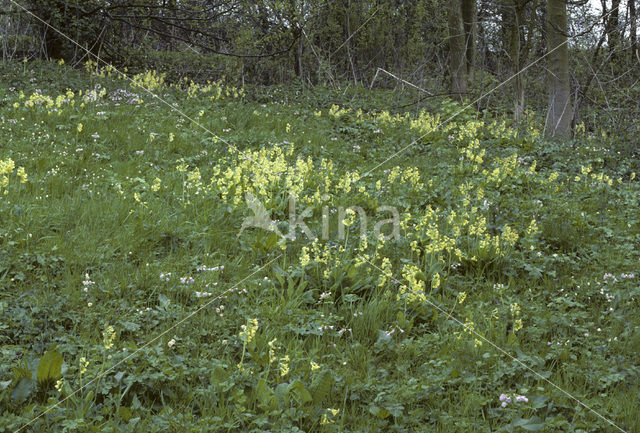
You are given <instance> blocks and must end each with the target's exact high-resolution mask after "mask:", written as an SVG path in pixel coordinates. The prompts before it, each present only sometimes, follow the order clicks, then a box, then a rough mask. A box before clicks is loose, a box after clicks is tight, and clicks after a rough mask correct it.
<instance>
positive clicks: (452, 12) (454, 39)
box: [447, 0, 467, 100]
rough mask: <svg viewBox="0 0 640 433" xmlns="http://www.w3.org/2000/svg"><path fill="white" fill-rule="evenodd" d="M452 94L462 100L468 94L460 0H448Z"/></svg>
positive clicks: (465, 51)
mask: <svg viewBox="0 0 640 433" xmlns="http://www.w3.org/2000/svg"><path fill="white" fill-rule="evenodd" d="M448 1H449V3H448V11H447V13H448V21H449V68H450V70H451V93H452V94H453V97H454V98H457V99H460V100H462V98H463V96H464V94H465V93H466V92H467V50H466V40H465V32H464V26H463V22H462V8H461V6H460V0H448Z"/></svg>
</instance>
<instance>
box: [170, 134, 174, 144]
mask: <svg viewBox="0 0 640 433" xmlns="http://www.w3.org/2000/svg"><path fill="white" fill-rule="evenodd" d="M174 137H175V135H173V132H170V133H169V143H171V142H172V141H173V138H174Z"/></svg>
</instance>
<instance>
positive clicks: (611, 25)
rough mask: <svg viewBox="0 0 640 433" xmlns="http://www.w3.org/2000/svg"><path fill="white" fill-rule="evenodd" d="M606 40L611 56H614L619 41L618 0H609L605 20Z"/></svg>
mask: <svg viewBox="0 0 640 433" xmlns="http://www.w3.org/2000/svg"><path fill="white" fill-rule="evenodd" d="M607 42H608V44H609V51H611V52H613V54H612V56H611V58H612V59H613V58H615V57H616V55H615V52H614V51H615V50H616V48H618V45H619V43H620V0H611V13H610V14H609V19H608V20H607Z"/></svg>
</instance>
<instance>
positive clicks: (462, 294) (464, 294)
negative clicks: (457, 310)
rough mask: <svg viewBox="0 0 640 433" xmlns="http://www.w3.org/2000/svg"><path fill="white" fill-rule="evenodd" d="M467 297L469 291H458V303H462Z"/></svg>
mask: <svg viewBox="0 0 640 433" xmlns="http://www.w3.org/2000/svg"><path fill="white" fill-rule="evenodd" d="M465 299H467V292H460V293H458V303H459V304H462V303H463V302H464V300H465Z"/></svg>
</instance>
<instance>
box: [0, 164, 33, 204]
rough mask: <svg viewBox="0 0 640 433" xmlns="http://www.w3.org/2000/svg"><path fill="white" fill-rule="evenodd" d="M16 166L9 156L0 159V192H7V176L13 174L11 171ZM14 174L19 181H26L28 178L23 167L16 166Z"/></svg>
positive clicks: (8, 181)
mask: <svg viewBox="0 0 640 433" xmlns="http://www.w3.org/2000/svg"><path fill="white" fill-rule="evenodd" d="M15 168H16V164H15V162H14V161H13V159H11V158H7V159H5V160H1V159H0V193H2V194H5V195H6V194H8V193H9V191H8V190H7V187H8V186H9V183H10V180H9V177H10V176H11V175H12V174H13V171H14V170H15ZM16 176H17V177H18V179H19V180H20V183H26V182H27V180H28V175H27V172H26V171H25V169H24V167H18V170H17V171H16Z"/></svg>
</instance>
